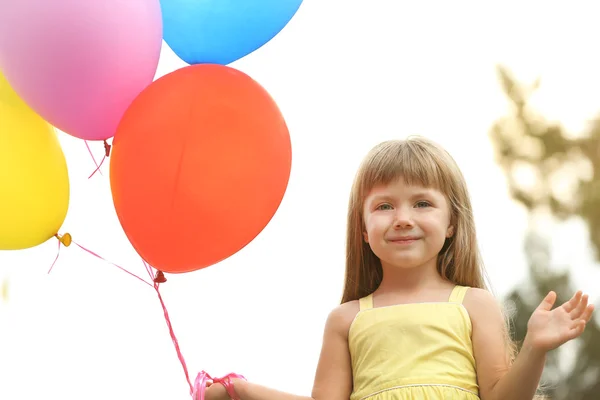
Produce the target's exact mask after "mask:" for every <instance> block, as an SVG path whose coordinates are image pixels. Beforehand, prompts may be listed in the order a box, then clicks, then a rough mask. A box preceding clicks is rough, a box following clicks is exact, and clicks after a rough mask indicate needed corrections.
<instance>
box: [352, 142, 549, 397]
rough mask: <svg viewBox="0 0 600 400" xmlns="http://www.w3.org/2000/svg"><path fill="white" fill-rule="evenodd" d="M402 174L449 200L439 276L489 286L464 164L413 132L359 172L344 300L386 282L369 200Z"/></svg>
mask: <svg viewBox="0 0 600 400" xmlns="http://www.w3.org/2000/svg"><path fill="white" fill-rule="evenodd" d="M399 178H402V179H404V181H405V182H406V183H407V184H409V185H420V186H423V187H428V188H434V189H437V190H439V191H440V192H442V193H443V194H444V195H445V196H446V197H447V199H448V203H449V205H450V214H451V222H450V223H451V225H452V226H454V235H453V236H452V237H451V238H449V239H447V240H446V243H445V244H444V246H443V247H442V250H441V251H440V254H439V256H438V260H437V270H438V272H439V274H440V275H441V276H442V277H443V278H445V279H447V280H448V281H450V282H452V283H454V284H456V285H461V286H469V287H474V288H480V289H485V290H490V289H489V288H488V286H487V284H486V279H485V278H486V273H485V269H484V266H483V261H482V258H481V255H480V253H479V247H478V245H477V235H476V232H475V221H474V218H473V210H472V207H471V200H470V197H469V192H468V190H467V185H466V182H465V179H464V177H463V174H462V172H461V171H460V168H459V167H458V165H457V164H456V162H455V160H454V159H453V158H452V156H451V155H450V154H449V153H448V152H447V151H446V150H444V149H443V148H442V147H441V146H439V145H438V144H436V143H434V142H432V141H430V140H428V139H425V138H423V137H419V136H411V137H409V138H408V139H406V140H391V141H386V142H383V143H380V144H379V145H377V146H375V147H374V148H373V149H372V150H371V151H370V152H369V153H368V154H367V156H366V157H365V159H364V160H363V162H362V164H361V166H360V167H359V169H358V172H357V173H356V177H355V179H354V184H353V186H352V191H351V194H350V201H349V205H348V216H347V218H348V220H347V224H348V226H347V236H346V276H345V281H344V289H343V295H342V301H341V302H342V303H346V302H349V301H352V300H358V299H360V298H361V297H364V296H367V295H369V294H371V293H373V292H374V291H375V290H376V289H377V287H378V286H379V285H380V284H381V280H382V279H383V271H382V268H381V261H380V260H379V258H378V257H377V256H376V255H375V253H373V250H371V247H370V245H369V244H368V243H366V242H365V241H364V237H363V232H364V229H365V226H364V218H363V217H364V216H363V207H364V200H365V198H366V196H367V194H368V193H369V192H370V191H371V189H373V187H375V186H377V185H381V184H383V185H385V184H388V183H391V182H392V181H394V180H396V179H399ZM504 318H505V332H504V337H505V342H506V347H507V355H508V357H509V365H510V364H512V363H513V362H514V359H515V357H516V354H517V346H516V343H515V342H514V341H513V340H512V339H511V336H510V330H511V329H510V327H511V324H510V319H509V317H508V314H507V313H506V312H504ZM541 398H542V397H536V399H541Z"/></svg>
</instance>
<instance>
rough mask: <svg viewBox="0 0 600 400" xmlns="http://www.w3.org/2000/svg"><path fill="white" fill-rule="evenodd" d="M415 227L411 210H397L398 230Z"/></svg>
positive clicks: (396, 221) (396, 222)
mask: <svg viewBox="0 0 600 400" xmlns="http://www.w3.org/2000/svg"><path fill="white" fill-rule="evenodd" d="M412 226H413V219H412V214H411V212H410V211H409V210H404V209H400V208H399V209H397V211H396V215H395V219H394V228H396V229H404V228H409V227H412Z"/></svg>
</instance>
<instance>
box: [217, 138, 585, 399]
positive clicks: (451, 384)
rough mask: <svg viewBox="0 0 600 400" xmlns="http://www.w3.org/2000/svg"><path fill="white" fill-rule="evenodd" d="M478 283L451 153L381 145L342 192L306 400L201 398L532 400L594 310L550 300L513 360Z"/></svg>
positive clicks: (250, 392)
mask: <svg viewBox="0 0 600 400" xmlns="http://www.w3.org/2000/svg"><path fill="white" fill-rule="evenodd" d="M483 275H484V272H483V266H482V262H481V260H480V257H479V253H478V249H477V240H476V235H475V226H474V222H473V213H472V210H471V202H470V199H469V195H468V192H467V188H466V184H465V181H464V178H463V176H462V174H461V172H460V170H459V168H458V166H457V165H456V163H455V162H454V160H453V159H452V157H451V156H450V155H449V154H448V153H447V152H446V151H444V150H443V149H442V148H440V147H439V146H438V145H436V144H434V143H432V142H430V141H428V140H425V139H423V138H410V139H408V140H405V141H388V142H384V143H381V144H380V145H378V146H376V147H375V148H374V149H373V150H371V152H370V153H369V154H368V155H367V157H366V159H365V160H364V162H363V164H362V165H361V167H360V169H359V171H358V173H357V175H356V179H355V182H354V186H353V188H352V193H351V197H350V204H349V210H348V227H347V249H346V282H345V287H344V294H343V298H342V304H341V305H340V306H338V307H337V308H336V309H334V310H333V311H332V312H331V313H330V315H329V317H328V320H327V323H326V326H325V333H324V337H323V347H322V351H321V356H320V360H319V364H318V367H317V372H316V378H315V382H314V387H313V391H312V396H311V397H304V396H295V395H291V394H286V393H282V392H279V391H276V390H273V389H269V388H266V387H263V386H259V385H256V384H253V383H250V382H247V381H246V380H244V379H231V381H226V382H224V383H225V386H228V389H226V388H225V386H223V385H222V384H221V383H213V384H212V385H210V386H209V387H208V389H207V391H206V399H207V400H229V399H230V398H233V399H235V398H237V399H241V400H311V399H315V400H348V399H350V400H367V399H368V400H408V399H428V400H438V399H439V400H442V399H453V400H460V399H463V400H475V399H483V400H507V399H510V400H521V399H523V400H531V399H532V398H533V397H534V395H535V393H536V389H537V387H538V384H539V381H540V377H541V375H542V370H543V368H544V361H545V359H546V353H547V352H548V351H550V350H553V349H556V348H557V347H559V346H560V345H562V344H564V343H565V342H567V341H569V340H572V339H574V338H576V337H578V336H579V335H581V333H582V332H583V330H584V328H585V325H586V323H587V322H588V321H589V320H590V318H591V316H592V311H593V306H592V305H588V296H587V295H582V293H581V292H577V293H576V294H575V295H574V296H573V298H572V299H571V300H569V301H568V302H566V303H565V304H563V305H562V306H560V307H558V308H555V309H552V307H553V305H554V302H555V300H556V294H555V293H554V292H550V293H549V294H548V295H547V296H546V298H545V299H544V300H543V301H542V303H541V304H540V305H539V307H538V308H537V309H536V310H535V312H534V313H533V315H532V316H531V318H530V320H529V323H528V331H527V336H526V338H525V340H524V343H523V346H522V348H521V351H520V354H519V356H518V357H516V359H515V357H513V352H512V349H513V344H512V342H511V340H510V338H509V334H508V329H507V324H506V320H505V318H504V317H503V313H502V311H501V308H500V307H499V304H498V303H497V301H496V300H495V299H494V297H493V296H492V295H491V294H490V292H489V291H488V290H487V289H486V285H485V282H484V277H483ZM228 393H230V394H231V397H230V395H229V394H228Z"/></svg>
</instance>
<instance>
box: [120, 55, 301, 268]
mask: <svg viewBox="0 0 600 400" xmlns="http://www.w3.org/2000/svg"><path fill="white" fill-rule="evenodd" d="M291 158H292V150H291V143H290V136H289V132H288V128H287V126H286V123H285V120H284V118H283V116H282V115H281V112H280V110H279V108H278V107H277V104H275V102H274V101H273V99H272V98H271V96H270V95H269V94H268V93H267V92H266V90H265V89H263V88H262V87H261V86H260V85H259V84H258V83H257V82H255V81H254V80H253V79H252V78H250V77H249V76H247V75H246V74H244V73H242V72H240V71H238V70H235V69H233V68H231V67H227V66H222V65H212V64H199V65H192V66H187V67H184V68H181V69H179V70H176V71H175V72H172V73H170V74H168V75H165V76H163V77H162V78H160V79H158V80H156V81H155V82H153V83H152V84H151V85H149V86H148V87H147V88H146V89H145V90H144V91H143V92H142V93H141V94H140V95H139V96H138V97H137V98H136V99H135V100H134V101H133V103H132V104H131V106H130V107H129V109H128V110H127V111H126V113H125V115H124V116H123V119H122V120H121V123H120V125H119V127H118V129H117V132H116V134H115V137H114V141H113V148H112V153H111V158H110V161H111V162H110V183H111V190H112V196H113V201H114V205H115V209H116V212H117V215H118V217H119V221H120V223H121V226H122V227H123V230H124V231H125V234H126V235H127V237H128V238H129V240H130V242H131V244H132V245H133V247H134V248H135V249H136V251H137V252H138V253H139V255H140V256H141V257H142V258H143V259H144V260H146V262H148V263H149V264H150V265H152V266H153V267H155V268H156V269H158V270H161V271H164V272H171V273H181V272H189V271H194V270H198V269H201V268H205V267H208V266H210V265H213V264H215V263H217V262H219V261H221V260H223V259H225V258H227V257H229V256H231V255H233V254H235V253H236V252H238V251H239V250H241V249H242V248H243V247H245V246H246V245H247V244H248V243H250V242H251V241H252V240H253V239H254V238H255V237H256V236H257V235H258V234H259V233H260V232H261V231H262V230H263V229H264V228H265V226H266V225H267V224H268V223H269V221H270V220H271V218H272V217H273V215H274V214H275V212H276V211H277V209H278V208H279V205H280V203H281V200H282V199H283V196H284V194H285V191H286V188H287V185H288V181H289V177H290V170H291Z"/></svg>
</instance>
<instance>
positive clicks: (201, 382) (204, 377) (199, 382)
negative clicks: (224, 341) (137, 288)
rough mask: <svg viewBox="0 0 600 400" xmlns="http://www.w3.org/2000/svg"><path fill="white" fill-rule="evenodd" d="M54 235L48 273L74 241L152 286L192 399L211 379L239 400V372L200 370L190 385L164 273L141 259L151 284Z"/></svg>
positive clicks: (201, 394) (197, 398)
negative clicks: (235, 380)
mask: <svg viewBox="0 0 600 400" xmlns="http://www.w3.org/2000/svg"><path fill="white" fill-rule="evenodd" d="M54 236H55V237H56V238H57V239H58V254H57V255H56V259H55V260H54V262H53V263H52V266H51V267H50V270H49V271H48V273H50V272H51V271H52V268H53V267H54V265H55V264H56V261H57V260H58V256H59V254H60V248H61V245H65V246H66V247H68V246H69V245H70V244H71V243H74V244H75V245H77V246H78V247H79V248H81V249H82V250H84V251H86V252H87V253H89V254H91V255H93V256H94V257H97V258H99V259H101V260H102V261H105V262H107V263H109V264H112V265H114V266H115V267H117V268H119V269H120V270H122V271H124V272H126V273H128V274H129V275H131V276H133V277H135V278H137V279H139V280H140V281H142V282H144V283H145V284H147V285H148V286H152V287H153V288H154V290H155V291H156V294H157V295H158V300H159V301H160V305H161V307H162V309H163V314H164V316H165V322H166V323H167V327H168V328H169V335H170V336H171V340H172V341H173V345H174V346H175V351H176V352H177V358H178V359H179V362H180V363H181V366H182V368H183V372H184V374H185V378H186V380H187V383H188V386H189V388H190V395H191V396H192V399H193V400H204V394H205V392H206V387H207V384H208V381H212V382H213V383H220V384H222V385H223V386H224V387H225V390H226V391H227V393H228V394H229V397H231V399H232V400H240V399H239V397H238V396H237V393H236V392H235V390H234V387H233V383H232V382H231V379H232V378H238V379H246V378H244V376H242V375H239V374H235V373H230V374H227V375H225V376H223V377H221V378H213V377H211V376H210V375H209V374H208V373H207V372H205V371H202V372H200V373H199V374H198V376H197V377H196V380H195V382H194V384H193V385H192V382H191V381H190V374H189V371H188V367H187V364H186V362H185V358H184V357H183V354H182V352H181V348H180V346H179V341H178V340H177V337H176V336H175V331H174V329H173V324H172V323H171V318H170V317H169V312H168V310H167V306H166V305H165V302H164V300H163V298H162V295H161V294H160V284H161V283H164V282H166V281H167V280H166V278H165V275H164V273H163V272H162V271H157V273H156V276H155V277H154V278H153V277H152V267H151V266H150V265H149V264H148V263H147V262H146V261H144V260H143V259H142V262H143V263H144V267H145V268H146V272H147V273H148V275H149V276H150V278H151V279H153V282H154V284H153V285H152V284H150V283H148V282H147V281H145V280H144V279H142V278H140V277H139V276H137V275H136V274H134V273H132V272H129V271H128V270H126V269H125V268H123V267H121V266H119V265H117V264H115V263H112V262H110V261H108V260H107V259H105V258H104V257H102V256H100V255H98V254H97V253H95V252H93V251H91V250H89V249H87V248H85V247H83V246H81V245H80V244H79V243H76V242H74V241H73V240H72V238H71V235H69V234H68V233H67V234H65V235H63V236H62V237H61V236H59V235H58V234H56V235H54Z"/></svg>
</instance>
